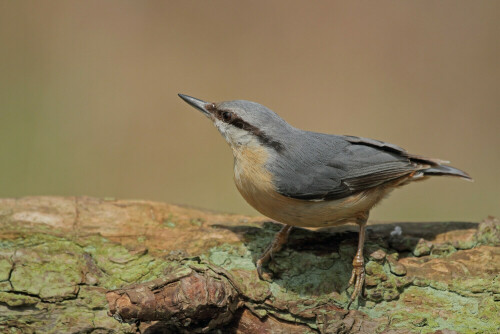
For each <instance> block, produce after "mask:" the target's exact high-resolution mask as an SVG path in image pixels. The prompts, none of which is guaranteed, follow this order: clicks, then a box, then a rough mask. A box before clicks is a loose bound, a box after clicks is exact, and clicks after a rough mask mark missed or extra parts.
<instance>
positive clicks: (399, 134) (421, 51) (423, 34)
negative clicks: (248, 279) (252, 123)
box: [0, 0, 500, 221]
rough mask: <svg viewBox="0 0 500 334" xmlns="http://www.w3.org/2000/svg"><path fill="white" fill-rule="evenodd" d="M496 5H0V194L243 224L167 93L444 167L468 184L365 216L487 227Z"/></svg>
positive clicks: (498, 122) (498, 70) (224, 183)
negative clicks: (156, 207)
mask: <svg viewBox="0 0 500 334" xmlns="http://www.w3.org/2000/svg"><path fill="white" fill-rule="evenodd" d="M499 36H500V2H499V1H455V0H453V1H381V2H380V1H377V2H370V1H362V2H357V1H349V2H340V1H322V2H316V1H315V2H306V1H291V0H283V1H248V2H243V1H185V0H184V1H106V2H102V1H50V2H39V1H2V2H0V157H1V160H0V162H1V163H0V196H1V197H19V196H26V195H90V196H99V197H116V198H126V199H130V198H134V199H149V200H157V201H168V202H173V203H180V204H188V205H192V206H197V207H204V208H208V209H214V210H222V211H226V212H235V213H246V214H257V212H255V211H254V210H253V209H252V208H251V207H250V206H249V205H247V204H246V203H245V201H244V200H243V199H242V198H241V196H240V195H239V194H238V192H237V190H236V188H235V186H234V185H233V179H232V163H233V159H232V154H231V151H230V149H229V147H228V146H227V144H226V143H225V141H224V140H223V139H222V137H221V136H220V134H219V133H218V132H217V131H216V129H215V128H214V127H213V126H212V125H211V124H210V122H209V121H208V120H207V119H206V118H204V117H202V115H201V114H200V113H199V112H197V111H196V110H194V109H192V108H191V107H189V106H188V105H186V104H185V103H184V102H183V101H182V100H181V99H179V98H178V97H177V93H184V94H188V95H192V96H195V97H198V98H201V99H204V100H208V101H222V100H232V99H247V100H253V101H256V102H259V103H261V104H264V105H266V106H268V107H269V108H271V109H273V110H274V111H276V112H277V113H278V114H280V115H281V116H282V117H283V118H284V119H286V120H287V121H288V122H289V123H291V124H292V125H294V126H297V127H300V128H303V129H307V130H312V131H319V132H327V133H335V134H351V135H358V136H364V137H370V138H376V139H380V140H384V141H388V142H391V143H395V144H397V145H400V146H402V147H404V148H406V149H407V150H409V151H410V152H412V153H416V154H422V155H426V156H430V157H437V158H442V159H447V160H450V161H452V163H453V166H456V167H459V168H461V169H464V170H466V171H468V172H469V173H470V174H471V175H472V176H473V177H474V178H475V182H474V183H467V182H464V181H462V180H459V179H451V178H435V179H432V180H429V181H426V182H422V183H417V184H413V185H410V186H407V187H404V188H402V189H400V190H397V191H395V192H394V193H393V194H392V195H391V197H390V198H388V199H386V200H385V202H384V203H383V204H382V205H380V206H379V207H377V208H376V209H375V210H373V211H372V218H373V219H377V220H401V221H423V220H431V221H432V220H444V221H447V220H460V221H478V220H480V219H482V218H484V217H485V216H487V215H489V214H492V215H497V216H500V91H499V87H500V63H499V59H500V37H499Z"/></svg>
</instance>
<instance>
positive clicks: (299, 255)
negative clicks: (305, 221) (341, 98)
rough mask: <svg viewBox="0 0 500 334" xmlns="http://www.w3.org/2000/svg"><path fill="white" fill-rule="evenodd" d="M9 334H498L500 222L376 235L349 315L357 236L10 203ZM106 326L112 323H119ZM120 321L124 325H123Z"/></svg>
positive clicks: (185, 214)
mask: <svg viewBox="0 0 500 334" xmlns="http://www.w3.org/2000/svg"><path fill="white" fill-rule="evenodd" d="M0 226H1V228H0V332H4V331H9V332H13V333H16V331H17V332H21V333H30V332H32V333H35V332H54V333H57V332H66V333H81V332H92V331H97V332H99V331H101V332H106V331H107V332H118V333H136V332H141V333H177V332H187V333H194V332H215V331H216V330H222V332H236V333H374V332H385V333H439V332H441V333H453V332H456V333H462V332H471V333H476V332H477V333H496V332H497V329H498V328H499V327H500V320H499V317H498V313H499V311H500V276H499V272H500V261H499V260H500V223H499V222H498V220H496V219H494V218H491V217H490V218H488V219H485V220H484V221H483V222H482V223H480V224H479V223H460V222H441V223H392V224H371V225H368V230H367V242H366V246H365V254H364V255H365V262H366V272H367V278H366V289H365V296H364V298H362V299H360V301H359V302H358V303H357V304H356V305H354V306H355V307H354V308H355V309H354V310H349V311H347V310H345V309H344V308H345V305H346V303H347V301H348V296H349V294H348V292H347V291H346V286H347V281H348V279H349V275H350V269H351V264H350V262H351V261H352V256H353V255H354V253H355V251H356V242H357V233H355V232H353V231H355V230H356V229H355V227H354V226H353V227H350V226H344V227H340V228H335V229H321V230H316V231H310V230H305V229H294V230H293V231H292V232H291V234H290V239H289V242H288V244H287V245H286V247H285V248H284V249H283V250H282V251H281V252H279V253H278V254H276V255H275V256H274V260H273V261H271V263H269V265H268V266H267V267H265V271H266V272H267V273H268V274H271V275H272V276H273V277H272V279H271V280H270V281H261V280H259V278H258V277H257V274H256V272H255V266H254V262H255V259H256V258H257V257H258V256H259V255H260V253H261V252H262V250H263V249H264V248H265V247H266V245H267V243H268V242H269V241H270V240H271V239H272V237H273V235H274V233H276V231H277V230H278V229H279V228H280V226H279V225H278V224H274V223H270V222H266V221H265V220H264V219H262V218H249V217H245V216H238V215H225V214H218V213H213V212H206V211H201V210H194V209H190V208H185V207H179V206H174V205H169V204H163V203H154V202H147V201H118V200H99V199H94V198H87V197H76V198H75V197H72V198H62V197H31V198H22V199H0ZM108 314H110V315H112V316H113V317H110V316H108ZM117 320H121V321H122V322H120V321H117Z"/></svg>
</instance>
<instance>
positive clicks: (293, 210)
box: [178, 94, 472, 308]
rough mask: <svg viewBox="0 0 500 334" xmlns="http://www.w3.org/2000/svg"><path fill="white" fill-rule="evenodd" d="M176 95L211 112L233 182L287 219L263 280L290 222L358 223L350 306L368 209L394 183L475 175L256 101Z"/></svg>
mask: <svg viewBox="0 0 500 334" xmlns="http://www.w3.org/2000/svg"><path fill="white" fill-rule="evenodd" d="M178 95H179V97H180V98H181V99H183V100H184V101H185V102H187V103H188V104H189V105H191V106H192V107H194V108H196V109H198V110H199V111H201V112H202V113H203V115H205V116H206V117H208V118H209V119H210V120H211V121H212V122H213V124H214V125H215V127H216V128H217V129H218V130H219V132H220V133H221V134H222V136H223V137H224V139H225V140H226V141H227V143H228V144H229V146H230V147H231V149H232V153H233V156H234V182H235V184H236V187H237V189H238V191H239V192H240V193H241V195H242V196H243V198H244V199H245V200H246V201H247V202H248V203H249V204H250V205H251V206H252V207H254V208H255V209H256V210H257V211H259V212H260V213H262V214H263V215H264V216H267V217H269V218H271V219H273V220H276V221H278V222H280V223H282V224H284V225H283V227H282V228H281V230H280V231H279V232H278V233H277V234H276V236H275V238H274V240H273V241H272V242H271V243H270V244H269V246H268V247H267V248H266V249H265V251H264V252H263V254H262V255H261V256H260V257H259V258H258V259H257V261H256V269H257V272H258V275H259V277H260V278H261V279H263V272H262V270H263V269H262V267H263V265H265V264H266V263H267V262H268V261H269V260H270V259H271V257H272V255H273V254H274V253H276V252H278V251H279V250H280V249H281V248H282V247H283V245H284V244H285V243H286V241H287V239H288V235H289V233H290V230H291V228H292V227H293V226H299V227H330V226H338V225H343V224H347V223H355V224H357V225H358V226H359V237H358V247H357V251H356V254H355V256H354V258H353V262H352V266H353V268H352V273H351V277H350V279H349V284H348V287H351V286H353V291H352V293H351V296H350V299H349V302H348V305H347V308H349V307H350V305H351V304H352V303H353V302H354V301H355V300H356V298H357V297H358V296H359V295H360V293H361V291H362V289H363V284H364V280H365V269H364V257H363V245H364V242H365V231H366V224H367V221H368V216H369V213H370V210H371V209H372V208H373V207H374V206H375V205H376V204H377V203H379V202H380V201H381V200H382V199H383V198H384V197H386V196H387V195H388V194H389V193H390V192H391V191H392V190H394V189H395V188H398V187H400V186H403V185H406V184H409V183H412V182H415V181H422V180H425V179H427V178H429V177H431V176H443V175H445V176H454V177H459V178H463V179H466V180H472V178H471V177H470V176H469V174H467V173H466V172H464V171H462V170H460V169H457V168H455V167H451V166H449V165H446V163H449V162H448V161H444V160H440V159H433V158H426V157H423V156H420V155H414V154H410V153H408V152H407V151H406V150H405V149H403V148H401V147H399V146H397V145H394V144H390V143H386V142H383V141H379V140H375V139H369V138H364V137H357V136H345V135H333V134H324V133H318V132H312V131H305V130H301V129H298V128H296V127H293V126H292V125H290V124H288V123H287V122H286V121H285V120H284V119H282V118H281V117H280V116H278V114H276V113H275V112H273V111H272V110H270V109H268V108H267V107H265V106H263V105H261V104H259V103H256V102H251V101H246V100H233V101H224V102H206V101H203V100H200V99H197V98H194V97H191V96H188V95H184V94H178Z"/></svg>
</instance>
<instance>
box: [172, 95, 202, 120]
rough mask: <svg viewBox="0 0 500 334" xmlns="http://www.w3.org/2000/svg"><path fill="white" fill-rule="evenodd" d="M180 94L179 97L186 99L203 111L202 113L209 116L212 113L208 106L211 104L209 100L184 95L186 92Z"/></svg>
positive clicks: (188, 102)
mask: <svg viewBox="0 0 500 334" xmlns="http://www.w3.org/2000/svg"><path fill="white" fill-rule="evenodd" d="M178 95H179V97H180V98H181V99H183V100H184V101H186V102H187V104H189V105H190V106H192V107H194V108H196V109H198V110H199V111H201V112H202V113H204V114H205V116H209V115H210V112H209V111H208V109H207V108H206V106H207V105H209V104H210V103H209V102H205V101H203V100H200V99H197V98H194V97H191V96H187V95H184V94H178Z"/></svg>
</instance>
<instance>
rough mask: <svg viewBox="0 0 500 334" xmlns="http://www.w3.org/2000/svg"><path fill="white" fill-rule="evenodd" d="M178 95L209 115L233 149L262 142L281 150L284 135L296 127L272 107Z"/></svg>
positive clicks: (268, 146)
mask: <svg viewBox="0 0 500 334" xmlns="http://www.w3.org/2000/svg"><path fill="white" fill-rule="evenodd" d="M179 97H180V98H181V99H183V100H184V101H186V102H187V103H188V104H189V105H191V106H193V107H194V108H196V109H198V110H199V111H201V112H202V113H203V114H204V115H205V116H207V117H208V118H209V119H210V120H211V121H212V122H213V123H214V125H215V127H216V128H217V129H218V130H219V132H220V133H221V134H222V136H223V137H224V138H225V139H226V141H227V142H228V143H229V145H230V146H231V148H233V150H234V149H238V148H242V147H245V146H255V145H259V146H265V147H266V148H270V149H274V150H277V151H281V150H283V149H284V142H283V136H285V138H286V134H287V132H290V131H292V130H293V127H292V126H290V125H289V124H288V123H287V122H285V121H284V120H283V119H282V118H281V117H279V116H278V115H277V114H276V113H274V112H273V111H272V110H270V109H268V108H266V107H264V106H263V105H260V104H258V103H255V102H251V101H244V100H235V101H226V102H217V103H212V102H205V101H203V100H200V99H196V98H194V97H191V96H187V95H183V94H179Z"/></svg>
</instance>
